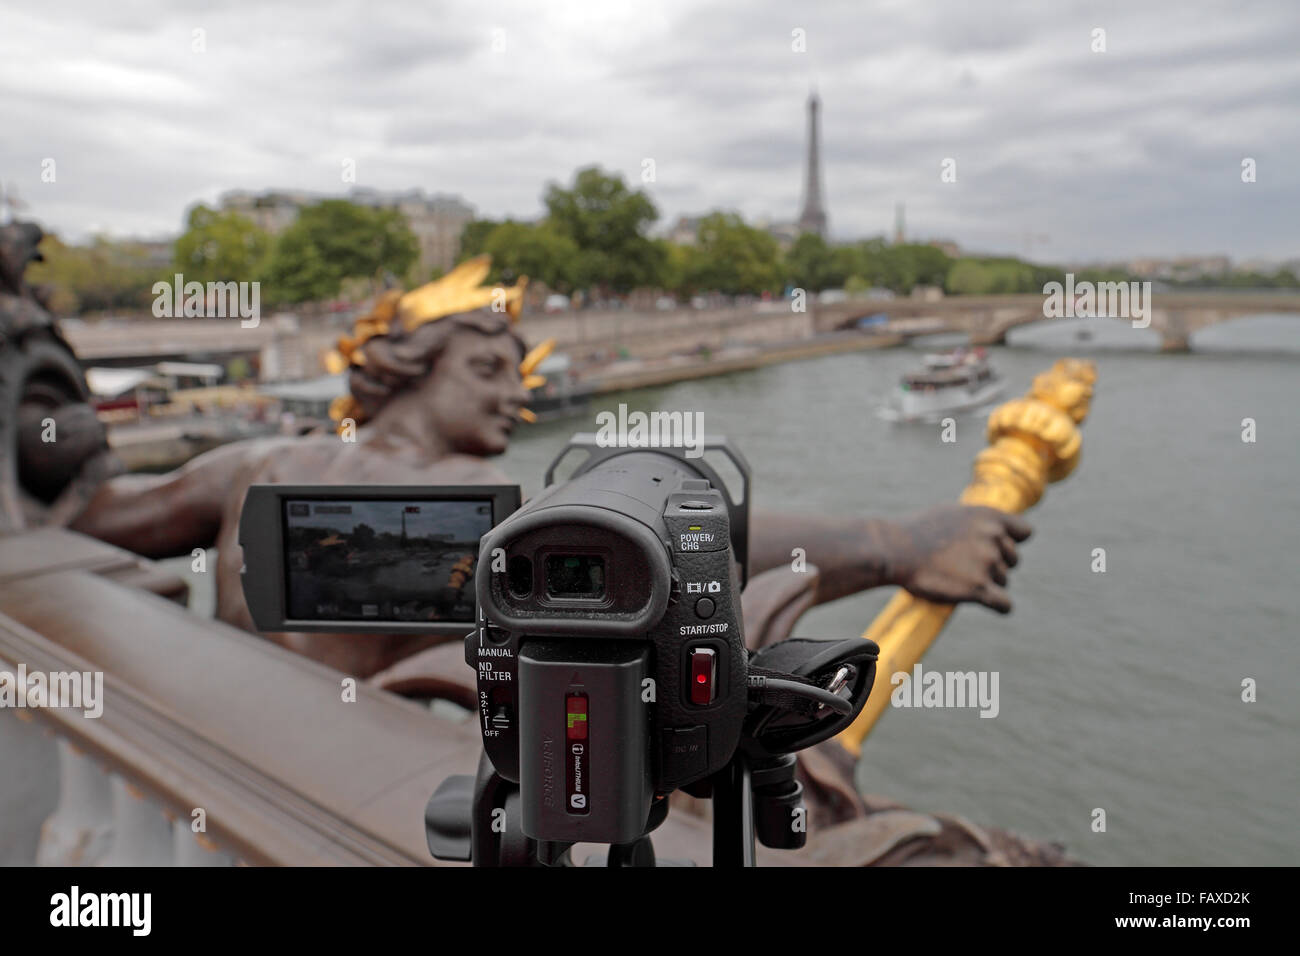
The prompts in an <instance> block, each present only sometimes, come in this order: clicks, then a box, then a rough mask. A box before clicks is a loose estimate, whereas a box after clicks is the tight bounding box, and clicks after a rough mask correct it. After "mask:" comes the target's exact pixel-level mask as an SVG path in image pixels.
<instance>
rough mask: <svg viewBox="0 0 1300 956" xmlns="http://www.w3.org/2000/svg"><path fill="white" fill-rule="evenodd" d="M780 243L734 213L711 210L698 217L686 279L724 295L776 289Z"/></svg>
mask: <svg viewBox="0 0 1300 956" xmlns="http://www.w3.org/2000/svg"><path fill="white" fill-rule="evenodd" d="M781 279H782V268H781V253H780V247H778V246H777V243H776V240H775V239H774V238H772V236H771V234H769V233H768V232H766V231H765V230H762V229H755V228H754V227H753V226H747V225H745V223H744V221H743V220H742V219H741V218H740V216H738V215H736V214H735V213H726V212H715V213H711V214H710V215H708V216H705V217H704V218H703V219H702V220H700V228H699V233H698V241H697V243H696V247H695V254H694V255H693V256H692V258H691V262H690V275H689V277H688V280H687V281H688V283H689V284H690V285H692V286H693V287H694V288H695V289H708V290H713V291H717V292H722V293H724V294H727V295H742V294H745V293H759V292H779V291H780V290H781Z"/></svg>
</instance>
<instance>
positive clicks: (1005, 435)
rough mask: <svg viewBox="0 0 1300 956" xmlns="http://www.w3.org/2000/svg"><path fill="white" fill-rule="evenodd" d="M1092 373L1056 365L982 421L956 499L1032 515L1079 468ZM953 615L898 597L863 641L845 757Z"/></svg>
mask: <svg viewBox="0 0 1300 956" xmlns="http://www.w3.org/2000/svg"><path fill="white" fill-rule="evenodd" d="M1096 380H1097V370H1096V368H1095V367H1094V366H1093V364H1092V363H1091V362H1087V361H1082V360H1079V359H1061V360H1060V361H1058V362H1057V363H1056V364H1055V365H1053V366H1052V367H1051V368H1050V369H1048V370H1047V371H1046V372H1043V373H1042V374H1040V375H1038V376H1037V377H1035V379H1034V384H1033V386H1032V387H1031V388H1030V389H1029V394H1027V395H1026V396H1025V397H1024V398H1016V399H1012V400H1011V401H1009V402H1006V403H1005V404H1003V405H1000V406H998V408H997V409H995V410H994V412H993V414H991V415H990V416H989V427H988V437H989V447H988V448H985V449H984V450H983V451H981V452H980V453H979V454H978V455H976V456H975V465H974V469H973V470H974V478H973V480H972V481H971V483H970V485H968V486H967V488H966V490H965V491H964V492H962V495H961V502H962V504H967V505H988V506H989V507H991V508H998V509H1000V510H1002V511H1006V512H1020V511H1024V510H1025V509H1026V508H1029V507H1032V506H1033V505H1034V504H1036V503H1037V502H1038V499H1039V498H1041V497H1042V496H1043V489H1044V488H1046V487H1047V484H1048V482H1052V481H1060V480H1061V479H1062V478H1064V477H1066V476H1067V475H1068V474H1070V472H1072V471H1073V470H1074V468H1075V466H1076V465H1077V464H1078V463H1079V452H1080V451H1081V449H1082V447H1083V439H1082V437H1081V436H1080V434H1079V429H1078V425H1079V424H1080V423H1081V422H1082V421H1083V420H1084V418H1086V417H1087V415H1088V406H1089V403H1090V402H1091V400H1092V386H1093V383H1094V382H1095V381H1096ZM952 612H953V605H951V604H934V603H932V602H930V601H925V600H922V599H921V598H918V597H913V596H912V595H911V594H908V593H907V592H906V591H900V592H899V593H898V594H896V595H894V597H893V599H892V600H891V601H890V602H889V604H888V605H886V607H885V609H884V610H883V611H881V612H880V615H879V616H878V617H877V618H876V619H875V621H873V622H872V624H871V627H869V628H867V630H866V631H865V632H864V633H863V635H862V636H863V637H865V638H867V639H868V640H872V641H875V642H876V643H877V644H878V645H880V659H879V663H878V664H877V665H876V681H875V684H873V685H872V688H871V696H870V698H868V700H867V705H866V707H864V708H863V709H862V713H860V714H859V715H858V717H857V719H856V720H855V721H854V722H853V724H852V726H850V727H849V729H848V730H846V731H844V732H843V733H842V734H840V735H839V737H838V738H837V739H838V740H839V742H840V743H841V744H842V745H843V746H844V748H845V749H846V750H848V751H850V752H851V753H853V754H859V753H861V751H862V741H863V740H864V739H865V738H866V736H867V734H868V733H870V732H871V728H872V727H873V726H874V725H875V723H876V721H877V720H878V719H879V718H880V715H881V713H883V712H884V709H885V706H886V704H887V703H888V701H889V696H890V694H889V683H890V675H892V674H896V673H898V672H899V671H903V672H906V673H911V671H912V668H913V666H914V665H915V664H916V662H917V661H919V660H920V659H921V657H922V656H923V655H924V654H925V652H926V650H927V649H928V648H929V647H930V645H931V644H932V643H933V642H934V639H935V638H936V637H938V636H939V632H940V631H941V630H943V626H944V624H945V623H947V621H948V617H949V615H951V614H952Z"/></svg>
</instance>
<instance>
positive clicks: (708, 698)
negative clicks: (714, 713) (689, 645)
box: [691, 647, 718, 704]
mask: <svg viewBox="0 0 1300 956" xmlns="http://www.w3.org/2000/svg"><path fill="white" fill-rule="evenodd" d="M717 658H718V654H717V651H715V650H714V649H713V648H711V647H696V648H694V649H692V650H691V703H692V704H711V703H713V696H714V692H715V691H714V687H715V685H716V683H717V669H718V668H717V663H718V662H717Z"/></svg>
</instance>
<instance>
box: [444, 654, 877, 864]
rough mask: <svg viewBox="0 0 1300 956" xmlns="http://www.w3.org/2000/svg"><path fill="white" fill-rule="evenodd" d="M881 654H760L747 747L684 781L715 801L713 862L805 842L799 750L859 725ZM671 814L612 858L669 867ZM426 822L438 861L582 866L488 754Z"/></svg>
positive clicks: (660, 814)
mask: <svg viewBox="0 0 1300 956" xmlns="http://www.w3.org/2000/svg"><path fill="white" fill-rule="evenodd" d="M877 651H878V649H877V647H876V645H875V644H873V643H872V642H870V641H864V640H861V639H853V640H849V641H810V640H806V639H799V638H794V639H791V640H788V641H782V642H781V643H779V644H774V645H772V646H770V647H767V648H764V649H763V650H762V651H759V652H758V653H757V654H755V655H754V656H753V658H751V660H750V662H749V675H750V676H749V699H750V709H749V713H748V716H747V717H746V720H745V727H744V732H743V736H742V740H741V745H740V747H739V748H738V749H737V750H736V752H735V753H734V754H733V755H732V758H731V760H730V761H729V762H728V763H727V764H726V765H725V766H724V767H723V768H722V770H720V771H718V772H717V773H715V774H713V775H712V776H710V777H707V778H705V779H703V780H701V781H699V782H697V783H694V784H690V785H688V786H686V787H684V788H683V790H684V791H685V792H686V793H689V794H690V795H692V796H695V797H707V798H710V799H711V800H712V804H713V865H714V866H722V867H735V866H754V865H755V846H756V843H762V844H763V845H764V846H766V847H770V848H773V849H784V850H795V849H798V848H800V847H802V846H803V845H804V843H805V841H806V840H807V827H806V825H805V824H806V818H807V813H806V810H805V808H804V806H803V785H802V784H801V783H800V782H799V781H798V780H796V779H795V766H796V763H795V757H794V754H795V753H796V752H797V751H799V750H802V749H804V748H805V747H810V746H812V745H813V744H816V743H820V742H821V741H823V740H826V739H828V738H830V737H832V736H834V735H835V734H837V733H839V732H840V731H841V730H843V729H845V728H846V727H847V726H848V725H849V724H850V723H852V721H853V718H854V717H856V716H857V715H858V713H859V712H860V711H861V710H862V707H863V705H865V704H866V702H867V697H868V695H869V694H870V692H871V686H872V682H873V681H874V679H875V672H876V654H877ZM667 815H668V798H667V797H666V796H660V797H658V798H657V799H656V800H655V801H654V802H653V804H652V805H651V809H650V814H649V818H648V820H647V821H646V828H645V831H644V832H643V833H642V834H641V836H639V837H638V838H637V839H635V840H633V841H632V842H630V843H621V844H611V845H610V846H609V850H608V852H607V853H606V855H605V860H604V862H605V865H608V866H655V865H670V863H669V861H664V862H663V864H659V863H658V862H657V861H656V858H655V852H654V847H653V845H652V844H651V840H650V834H651V833H652V832H653V831H654V830H655V829H656V828H657V827H658V826H659V825H660V824H661V823H663V821H664V819H665V818H666V817H667ZM424 822H425V834H426V836H427V838H428V842H429V852H430V853H432V854H433V856H434V857H435V858H436V859H439V860H460V861H472V862H473V863H474V865H475V866H574V865H577V864H576V863H575V862H574V861H573V859H572V857H571V856H570V850H571V849H572V846H573V844H570V843H556V842H550V841H539V840H534V839H532V838H530V837H528V836H527V835H525V833H524V831H523V813H522V807H521V798H520V792H519V787H518V785H517V784H515V783H512V782H510V781H508V780H506V779H504V778H503V777H502V776H501V775H500V774H498V773H497V772H496V769H495V768H494V767H493V766H492V764H491V762H490V761H489V760H488V759H487V756H486V755H484V756H482V757H480V759H479V767H478V774H477V775H476V776H473V777H471V776H469V775H462V776H456V777H449V778H448V779H447V780H445V781H443V783H442V785H441V786H439V787H438V789H437V790H436V791H435V792H434V794H433V796H432V797H430V799H429V803H428V805H427V806H426V807H425V811H424ZM586 862H587V863H593V862H599V861H598V859H596V858H592V859H589V860H588V861H586ZM688 865H689V864H688Z"/></svg>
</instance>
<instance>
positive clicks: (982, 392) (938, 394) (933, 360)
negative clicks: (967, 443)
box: [878, 348, 1006, 422]
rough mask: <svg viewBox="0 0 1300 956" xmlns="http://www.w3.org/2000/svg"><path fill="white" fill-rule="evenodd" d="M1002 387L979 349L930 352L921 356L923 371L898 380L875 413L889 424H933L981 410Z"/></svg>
mask: <svg viewBox="0 0 1300 956" xmlns="http://www.w3.org/2000/svg"><path fill="white" fill-rule="evenodd" d="M1005 385H1006V383H1005V381H1003V379H1002V377H1001V376H1000V375H998V373H997V372H996V371H995V370H994V369H993V368H992V367H991V366H990V365H989V364H988V361H987V359H986V356H985V352H984V350H983V349H981V348H976V349H965V348H961V349H954V350H952V351H949V352H938V353H933V354H929V355H926V356H925V367H924V368H922V369H920V370H919V371H913V372H908V373H907V374H905V375H904V376H903V377H902V379H901V380H900V381H899V383H898V389H897V391H895V392H894V393H893V395H892V397H891V401H890V402H889V403H888V404H886V405H885V406H883V407H882V408H881V409H880V410H879V412H878V414H879V415H880V417H881V418H883V419H885V421H891V422H915V421H937V420H938V419H939V418H940V417H942V416H944V415H947V414H950V413H952V412H962V411H970V410H971V409H976V408H980V407H982V406H983V405H985V404H987V403H989V402H991V401H992V400H993V399H995V398H997V397H998V396H999V395H1000V394H1001V393H1002V389H1003V388H1004V387H1005Z"/></svg>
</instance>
